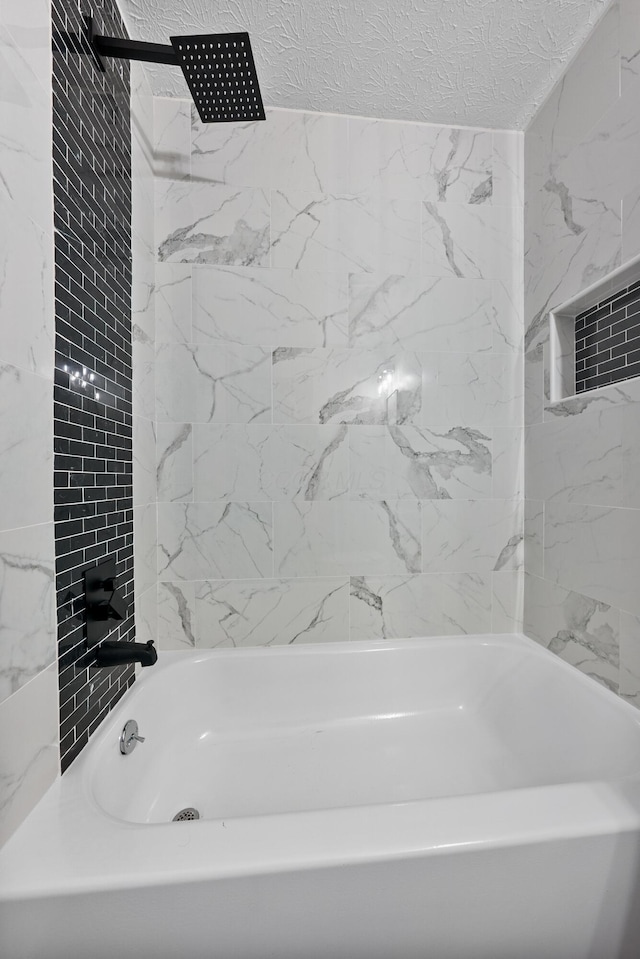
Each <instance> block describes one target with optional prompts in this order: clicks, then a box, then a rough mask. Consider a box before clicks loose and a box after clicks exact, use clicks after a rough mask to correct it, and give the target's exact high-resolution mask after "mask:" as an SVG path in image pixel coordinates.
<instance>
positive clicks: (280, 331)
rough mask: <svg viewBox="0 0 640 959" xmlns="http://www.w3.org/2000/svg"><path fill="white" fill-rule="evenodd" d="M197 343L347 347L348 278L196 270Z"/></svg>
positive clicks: (287, 272)
mask: <svg viewBox="0 0 640 959" xmlns="http://www.w3.org/2000/svg"><path fill="white" fill-rule="evenodd" d="M193 339H194V341H195V342H197V343H214V342H215V343H218V342H220V341H221V340H223V341H225V342H230V343H244V344H246V345H248V346H287V347H296V346H301V347H304V346H346V345H347V277H346V275H344V274H339V273H312V272H311V271H308V270H276V269H250V268H246V267H245V268H242V267H235V268H221V267H195V268H194V271H193Z"/></svg>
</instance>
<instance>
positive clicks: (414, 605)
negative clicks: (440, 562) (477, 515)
mask: <svg viewBox="0 0 640 959" xmlns="http://www.w3.org/2000/svg"><path fill="white" fill-rule="evenodd" d="M350 620H351V639H354V640H358V639H376V638H382V639H402V638H406V637H411V636H445V635H452V636H456V635H459V634H461V633H487V632H489V631H490V630H491V577H490V575H486V576H482V575H480V574H477V573H436V574H433V575H430V576H429V575H427V576H358V577H352V579H351V603H350Z"/></svg>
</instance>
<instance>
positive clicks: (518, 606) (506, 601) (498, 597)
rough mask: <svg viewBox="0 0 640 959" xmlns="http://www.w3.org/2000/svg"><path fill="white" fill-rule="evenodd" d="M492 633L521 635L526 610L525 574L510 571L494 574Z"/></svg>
mask: <svg viewBox="0 0 640 959" xmlns="http://www.w3.org/2000/svg"><path fill="white" fill-rule="evenodd" d="M491 584H492V591H493V595H492V608H491V632H492V633H521V632H522V615H523V608H524V573H523V572H522V570H508V571H506V572H500V573H492V574H491Z"/></svg>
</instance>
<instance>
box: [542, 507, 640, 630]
mask: <svg viewBox="0 0 640 959" xmlns="http://www.w3.org/2000/svg"><path fill="white" fill-rule="evenodd" d="M639 542H640V510H636V509H616V508H606V507H602V506H585V505H580V504H575V503H566V502H561V503H557V502H556V501H551V502H549V503H547V504H546V506H545V525H544V569H545V576H546V577H547V579H549V580H551V581H552V582H554V583H557V584H558V585H560V586H564V587H565V589H572V590H576V591H577V592H579V593H582V594H583V595H585V596H591V597H593V599H596V600H599V601H601V602H603V603H607V604H609V605H611V606H616V607H617V608H619V609H623V610H625V611H626V612H628V613H632V614H633V615H634V616H639V615H640V591H638V580H639V577H640V558H639V555H638V543H639Z"/></svg>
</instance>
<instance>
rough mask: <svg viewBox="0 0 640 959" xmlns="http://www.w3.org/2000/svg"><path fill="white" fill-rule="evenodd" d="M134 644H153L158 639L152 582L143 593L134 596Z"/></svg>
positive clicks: (156, 612)
mask: <svg viewBox="0 0 640 959" xmlns="http://www.w3.org/2000/svg"><path fill="white" fill-rule="evenodd" d="M135 600H136V613H135V616H136V642H137V643H148V642H149V640H152V641H153V642H154V643H155V642H157V639H158V597H157V584H156V583H155V582H154V584H153V586H150V587H149V588H148V589H146V590H145V591H144V592H143V593H140V594H136V598H135Z"/></svg>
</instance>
